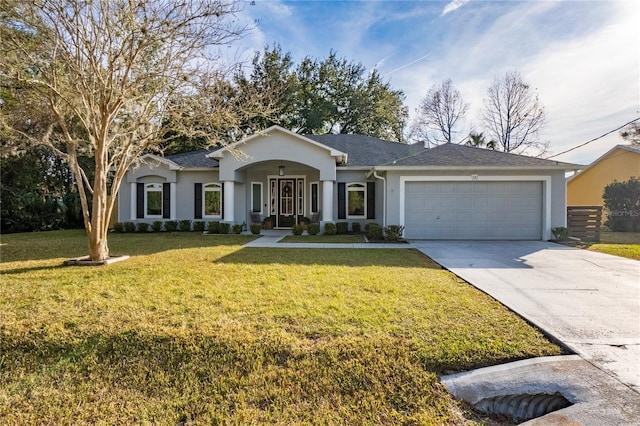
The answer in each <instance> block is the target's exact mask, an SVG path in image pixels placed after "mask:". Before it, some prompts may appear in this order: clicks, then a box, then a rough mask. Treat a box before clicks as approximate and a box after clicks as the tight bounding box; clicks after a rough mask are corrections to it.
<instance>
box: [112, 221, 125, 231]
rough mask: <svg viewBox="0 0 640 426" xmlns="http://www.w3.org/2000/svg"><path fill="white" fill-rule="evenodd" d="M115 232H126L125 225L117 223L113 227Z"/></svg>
mask: <svg viewBox="0 0 640 426" xmlns="http://www.w3.org/2000/svg"><path fill="white" fill-rule="evenodd" d="M113 230H114V231H116V232H124V223H122V222H116V223H115V224H114V225H113Z"/></svg>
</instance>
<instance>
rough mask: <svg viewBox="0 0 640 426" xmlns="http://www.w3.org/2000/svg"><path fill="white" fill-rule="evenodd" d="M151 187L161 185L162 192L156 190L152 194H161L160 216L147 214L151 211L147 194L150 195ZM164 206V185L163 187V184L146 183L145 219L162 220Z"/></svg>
mask: <svg viewBox="0 0 640 426" xmlns="http://www.w3.org/2000/svg"><path fill="white" fill-rule="evenodd" d="M149 185H159V186H160V191H158V190H154V191H152V192H160V214H148V213H147V212H148V211H149V208H148V204H147V202H148V199H147V194H148V193H149V189H148V187H149ZM163 204H164V185H162V183H161V182H149V183H145V184H144V218H145V219H162V213H163V211H162V208H163V207H164V206H163Z"/></svg>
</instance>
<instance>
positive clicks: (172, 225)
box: [164, 220, 178, 232]
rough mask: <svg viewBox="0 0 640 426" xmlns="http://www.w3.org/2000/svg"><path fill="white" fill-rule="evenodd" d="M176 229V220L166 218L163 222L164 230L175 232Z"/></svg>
mask: <svg viewBox="0 0 640 426" xmlns="http://www.w3.org/2000/svg"><path fill="white" fill-rule="evenodd" d="M176 229H178V222H176V221H175V220H168V221H166V222H165V223H164V230H165V231H167V232H176Z"/></svg>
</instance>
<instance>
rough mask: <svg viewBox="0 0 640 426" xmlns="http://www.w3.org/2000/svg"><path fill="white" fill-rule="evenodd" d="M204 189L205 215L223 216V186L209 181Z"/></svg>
mask: <svg viewBox="0 0 640 426" xmlns="http://www.w3.org/2000/svg"><path fill="white" fill-rule="evenodd" d="M202 189H203V191H204V197H202V198H203V199H204V206H203V207H204V216H222V186H221V185H220V184H218V183H208V184H206V185H203V187H202Z"/></svg>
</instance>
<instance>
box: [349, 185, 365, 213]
mask: <svg viewBox="0 0 640 426" xmlns="http://www.w3.org/2000/svg"><path fill="white" fill-rule="evenodd" d="M347 217H349V218H364V217H367V186H366V185H365V184H363V183H350V184H348V185H347Z"/></svg>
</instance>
